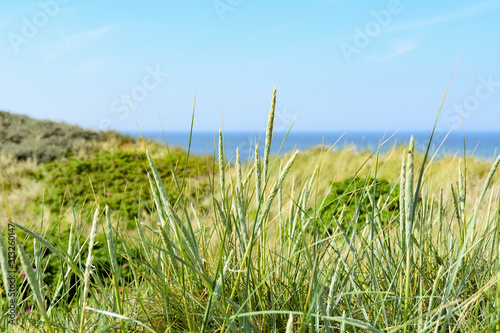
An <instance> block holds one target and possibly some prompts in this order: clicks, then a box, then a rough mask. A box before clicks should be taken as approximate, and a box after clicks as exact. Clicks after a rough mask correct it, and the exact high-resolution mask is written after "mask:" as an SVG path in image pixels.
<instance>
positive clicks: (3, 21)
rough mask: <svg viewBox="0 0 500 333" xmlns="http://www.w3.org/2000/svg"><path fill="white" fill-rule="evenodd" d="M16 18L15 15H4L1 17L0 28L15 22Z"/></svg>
mask: <svg viewBox="0 0 500 333" xmlns="http://www.w3.org/2000/svg"><path fill="white" fill-rule="evenodd" d="M15 19H16V17H15V16H4V17H2V18H1V19H0V29H1V28H3V27H5V26H7V25H9V24H10V23H11V22H13V21H14V20H15Z"/></svg>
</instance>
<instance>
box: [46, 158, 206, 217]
mask: <svg viewBox="0 0 500 333" xmlns="http://www.w3.org/2000/svg"><path fill="white" fill-rule="evenodd" d="M171 157H172V162H170V160H169V158H168V156H167V155H164V156H163V157H162V158H160V159H159V163H158V169H159V170H158V171H159V173H160V175H161V177H162V179H163V181H164V183H165V188H166V190H167V194H168V196H169V198H171V200H172V202H175V201H176V200H177V198H178V196H179V192H178V189H177V186H176V184H175V182H174V179H173V176H175V177H176V178H177V179H178V180H179V186H181V183H182V180H183V179H184V180H185V182H186V185H185V188H184V191H187V192H186V193H185V194H186V195H187V197H188V198H195V197H203V196H202V195H196V194H197V192H199V193H204V192H206V191H207V190H208V188H209V183H210V182H209V180H208V177H207V175H208V167H207V162H206V160H205V159H204V158H202V157H196V156H191V157H190V159H189V162H188V164H187V167H185V158H186V154H185V153H173V154H172V155H171ZM145 161H146V156H145V154H144V153H135V152H125V151H121V150H118V151H114V152H108V151H101V152H99V153H97V154H96V155H95V156H94V157H93V158H87V159H82V158H78V157H75V156H74V157H71V158H69V159H57V160H55V161H53V162H51V163H48V164H45V165H43V169H44V176H43V178H42V179H43V181H44V182H45V183H46V191H45V193H46V194H45V199H44V200H45V204H47V205H48V207H49V208H50V209H51V210H52V211H54V212H59V211H60V209H61V208H62V209H63V210H64V211H66V210H67V209H69V208H70V207H71V206H72V205H73V204H74V203H77V204H82V203H84V202H86V204H85V205H84V209H85V211H86V212H88V211H89V209H90V208H91V207H92V205H93V204H94V203H95V200H94V193H95V197H96V198H97V199H98V202H99V204H100V205H101V207H104V206H105V205H108V206H109V207H110V209H112V210H114V211H119V210H120V212H121V214H122V216H125V217H127V218H128V220H129V225H128V226H129V227H132V226H134V225H135V223H134V217H137V216H138V212H139V211H140V210H141V209H144V207H149V208H153V207H154V202H153V200H152V197H151V193H150V189H149V186H144V185H145V184H148V179H147V172H146V168H145V166H144V162H145ZM146 163H147V162H146ZM90 181H91V182H92V187H91V186H90ZM92 188H93V190H94V192H92ZM125 191H126V192H127V193H125ZM40 200H41V199H40ZM140 204H142V205H143V206H141V207H140ZM146 209H147V208H146Z"/></svg>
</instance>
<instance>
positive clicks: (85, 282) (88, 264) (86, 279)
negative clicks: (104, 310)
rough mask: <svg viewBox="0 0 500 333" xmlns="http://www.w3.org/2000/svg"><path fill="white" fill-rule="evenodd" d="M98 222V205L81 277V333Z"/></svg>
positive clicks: (83, 326) (83, 327) (83, 328)
mask: <svg viewBox="0 0 500 333" xmlns="http://www.w3.org/2000/svg"><path fill="white" fill-rule="evenodd" d="M98 224H99V207H97V208H96V210H95V213H94V219H93V221H92V227H91V230H90V238H89V249H88V254H87V261H86V262H85V273H84V277H83V295H82V305H83V306H82V310H81V319H80V333H83V332H84V330H85V308H86V306H87V293H88V291H89V288H90V274H91V271H92V262H93V256H92V249H93V248H94V242H95V237H96V235H97V226H98Z"/></svg>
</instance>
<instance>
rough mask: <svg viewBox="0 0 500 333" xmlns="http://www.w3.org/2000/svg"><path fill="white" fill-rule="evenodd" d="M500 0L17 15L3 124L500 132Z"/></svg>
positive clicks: (3, 53)
mask: <svg viewBox="0 0 500 333" xmlns="http://www.w3.org/2000/svg"><path fill="white" fill-rule="evenodd" d="M499 15H500V0H494V1H489V0H486V1H481V0H479V1H463V0H454V1H450V0H444V1H411V0H390V1H356V2H354V1H347V0H312V1H290V0H288V1H281V0H278V1H261V0H254V1H249V0H200V1H197V0H193V1H147V2H145V1H144V2H139V1H129V2H124V1H122V2H118V1H75V0H73V1H71V0H41V1H24V0H18V1H4V2H3V3H2V4H1V11H0V110H5V111H9V112H13V113H20V114H26V115H29V116H32V117H35V118H40V119H51V120H56V121H65V122H68V123H72V124H78V125H81V126H83V127H86V128H91V129H115V130H119V131H130V130H135V129H136V128H137V127H136V124H135V121H134V116H133V113H132V110H131V104H132V106H133V108H134V111H135V114H136V116H137V120H138V123H139V126H140V128H141V130H144V131H153V130H161V126H160V122H159V118H160V117H161V120H162V123H163V126H164V128H165V130H167V131H184V130H189V128H190V125H191V115H192V111H193V104H194V98H195V94H196V111H195V119H194V130H195V131H214V130H217V129H219V128H223V129H224V130H226V131H255V130H262V129H263V128H265V126H266V123H267V117H268V113H269V107H270V103H271V98H272V92H273V89H274V87H275V86H276V88H277V104H276V128H277V129H278V130H287V129H288V127H289V126H290V125H291V123H292V122H293V121H294V119H295V122H294V123H293V129H294V130H295V131H339V130H340V131H367V130H374V131H382V130H404V131H406V130H411V131H420V130H430V129H432V126H433V124H434V121H435V118H436V116H437V112H438V109H439V106H440V104H441V100H442V98H443V95H444V93H445V90H446V87H447V85H448V81H449V79H450V77H451V75H452V72H453V68H454V66H455V63H456V60H457V58H458V57H459V55H460V59H459V61H458V65H457V68H456V72H455V75H454V77H453V79H452V82H451V85H450V89H449V91H448V94H447V96H446V99H445V102H444V105H443V109H442V112H441V116H440V120H439V123H438V128H439V129H441V130H448V129H450V128H454V129H461V128H462V125H463V126H464V127H465V129H466V130H481V131H485V130H498V129H499V128H498V118H499V113H500V108H499V106H500V61H499V59H500V39H499V37H498V36H499V33H500V20H498V17H499Z"/></svg>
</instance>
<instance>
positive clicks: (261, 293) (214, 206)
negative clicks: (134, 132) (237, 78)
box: [0, 92, 500, 332]
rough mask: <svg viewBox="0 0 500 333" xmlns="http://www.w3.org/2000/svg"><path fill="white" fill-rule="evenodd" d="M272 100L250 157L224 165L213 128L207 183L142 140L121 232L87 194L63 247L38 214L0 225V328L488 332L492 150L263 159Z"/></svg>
mask: <svg viewBox="0 0 500 333" xmlns="http://www.w3.org/2000/svg"><path fill="white" fill-rule="evenodd" d="M275 96H276V93H275V92H274V94H273V101H272V107H271V113H270V116H269V124H268V127H267V128H268V132H267V135H266V142H265V146H264V147H263V148H264V149H263V151H264V158H263V160H261V158H260V154H259V151H260V148H261V147H255V151H256V154H255V156H254V159H253V161H252V162H250V163H248V164H241V162H240V160H239V158H237V159H236V161H235V162H234V163H229V162H227V161H226V159H225V158H224V156H225V154H224V142H223V135H222V133H221V134H220V136H219V148H218V151H217V155H218V156H214V158H212V159H207V160H206V161H209V163H211V165H206V168H205V169H204V171H205V172H207V174H206V175H204V176H206V179H207V187H206V189H207V190H206V192H196V194H195V195H193V194H192V193H191V192H190V191H189V175H188V176H183V177H179V178H177V177H175V163H174V164H171V165H169V166H168V167H162V165H163V164H164V163H165V162H164V161H163V160H162V155H161V154H160V155H159V154H156V155H155V154H154V153H153V150H151V149H150V148H151V147H150V146H149V144H148V150H146V151H145V152H143V153H142V154H143V155H141V156H142V161H143V162H144V169H142V170H147V171H146V175H145V178H144V179H142V180H140V181H139V180H138V182H140V184H138V185H139V186H142V187H143V188H144V191H145V189H146V188H148V191H149V194H144V196H145V197H148V198H147V199H148V200H150V201H149V202H150V204H148V205H147V206H148V207H146V205H145V203H146V200H144V201H142V203H141V204H142V205H143V206H142V208H143V211H146V212H147V215H148V216H149V218H148V219H146V218H144V217H145V216H144V214H143V213H138V214H136V215H135V216H133V217H130V216H127V219H128V220H133V222H134V224H135V226H136V228H135V230H133V231H131V230H129V229H127V228H126V225H124V224H119V218H121V217H119V214H115V215H113V209H112V206H111V205H110V207H109V208H107V207H106V208H102V207H105V206H104V205H103V203H104V204H106V203H108V202H106V201H104V202H103V201H101V199H102V198H100V197H99V195H96V196H93V195H92V197H91V199H90V200H89V201H90V202H92V203H89V204H88V205H89V206H88V207H89V208H88V210H89V212H88V213H85V211H84V210H82V209H81V208H82V207H81V206H79V205H69V206H68V207H67V210H68V212H67V213H66V214H64V215H65V216H68V217H67V220H68V223H69V224H70V225H71V232H70V233H69V235H68V236H67V241H66V242H60V241H54V237H56V236H50V235H51V233H50V232H49V231H50V230H53V229H54V226H53V225H51V226H48V225H47V221H50V219H48V220H44V219H45V217H44V216H45V215H43V214H46V213H45V212H43V213H42V215H41V216H42V218H41V219H39V221H40V222H38V223H34V224H33V225H32V226H31V227H29V228H28V227H26V226H24V225H26V224H27V223H26V222H27V221H23V222H24V223H16V222H12V223H14V224H15V225H16V226H17V229H18V231H19V232H20V233H19V236H18V239H19V249H18V253H20V254H22V255H21V264H22V265H20V271H21V272H20V273H22V272H24V273H27V274H26V276H27V277H28V279H27V280H28V281H27V282H26V279H25V278H23V277H22V276H21V274H18V275H16V283H17V286H18V289H17V290H18V292H17V294H16V296H15V298H16V302H17V304H18V305H19V306H18V310H19V317H18V321H17V322H18V326H16V327H14V326H7V322H6V320H7V319H6V316H4V317H2V322H1V323H0V325H1V326H2V330H3V331H5V332H8V331H37V330H45V331H53V332H77V331H80V332H129V331H136V332H146V331H148V332H316V331H318V332H403V331H406V332H495V331H496V332H500V318H499V315H498V313H500V311H499V310H500V291H499V287H500V265H499V260H500V253H499V244H500V242H499V240H500V205H499V201H500V196H499V186H498V185H499V184H498V176H495V171H496V168H497V167H498V164H499V163H500V159H497V160H496V161H495V162H493V164H492V165H491V163H490V165H489V166H488V167H487V168H486V165H487V164H488V163H487V162H484V161H482V162H481V161H477V160H474V159H469V157H467V156H465V157H464V159H463V162H462V163H460V161H459V160H458V159H457V158H456V157H446V158H442V159H440V160H435V159H432V158H431V157H432V156H418V155H416V154H414V152H413V146H412V145H411V144H410V147H409V149H402V148H395V149H394V150H393V151H392V152H390V153H389V154H387V155H383V156H382V155H379V154H378V153H377V152H374V153H365V152H362V153H353V152H349V151H341V152H330V151H327V150H323V149H321V148H318V149H316V150H311V151H308V152H301V153H298V152H291V153H289V154H286V155H285V156H282V157H279V156H274V157H273V156H269V155H268V151H269V145H270V142H271V140H272V130H273V124H272V122H273V119H274V105H275V98H276V97H275ZM403 150H404V153H403ZM403 155H404V157H403V163H401V160H400V156H403ZM100 156H101V158H102V159H103V160H104V161H103V163H110V161H112V160H113V157H112V156H114V155H113V154H111V155H110V154H108V155H106V154H104V155H100ZM237 156H239V154H238V153H237ZM171 157H172V152H171V151H170V149H168V150H167V153H166V156H165V155H163V158H167V159H171ZM348 157H351V158H350V160H348ZM191 158H192V157H191ZM181 161H182V163H180V165H181V166H189V159H187V158H186V159H185V160H182V159H181ZM23 163H27V162H23ZM75 163H76V162H75ZM159 166H160V167H159ZM336 167H337V168H336ZM26 168H29V166H28V165H27V166H26ZM127 170H128V169H127ZM165 170H167V171H165ZM210 170H218V174H214V173H210ZM127 172H128V171H127ZM4 174H5V175H6V176H5V178H6V181H7V182H8V183H9V184H12V183H13V180H15V177H14V176H13V175H12V172H4ZM44 177H45V176H44ZM349 177H351V178H349ZM352 177H355V178H352ZM146 178H147V180H146ZM346 179H347V181H345V180H346ZM349 179H350V180H349ZM360 179H361V180H364V181H359V180H360ZM35 181H36V182H35ZM40 181H42V180H39V179H38V180H37V179H35V180H33V182H35V183H37V182H40ZM332 181H333V182H332ZM343 181H344V183H342V182H343ZM93 183H94V185H96V184H95V183H97V182H93ZM342 184H343V185H342ZM351 185H354V188H355V191H353V189H352V187H353V186H351ZM358 185H362V186H358ZM450 185H453V187H452V186H450ZM14 190H15V189H12V186H11V189H10V191H11V193H12V191H14ZM87 190H90V191H92V190H91V189H90V185H89V188H88V189H87ZM172 191H174V193H173V194H172ZM94 193H102V191H94ZM143 193H146V192H143ZM199 196H201V198H200V197H199ZM335 201H338V203H335ZM200 202H203V205H199V204H198V203H200ZM331 202H334V203H333V204H331V205H334V204H335V207H336V208H335V209H331V210H329V211H328V213H325V207H327V206H328V204H329V203H331ZM120 205H121V204H120ZM120 205H118V208H117V210H120V208H119V206H120ZM331 205H330V206H328V207H331ZM395 205H397V206H398V207H399V209H397V210H395V209H394V206H395ZM201 206H203V207H205V208H203V209H201V208H200V207H201ZM42 207H43V205H42ZM99 207H101V208H99ZM115 207H116V206H115ZM49 210H50V209H49ZM11 211H13V216H14V218H15V217H16V215H15V214H16V210H15V209H11ZM347 219H348V220H349V222H351V223H350V224H349V228H346V222H347ZM44 221H45V222H44ZM56 221H60V218H59V217H58V218H57V219H56ZM89 228H90V229H91V231H90V233H89V232H88V231H89ZM21 231H22V232H21ZM88 234H90V236H88V237H87V236H86V235H88ZM65 237H66V236H65ZM99 237H101V238H100V239H101V240H99ZM33 240H35V242H33ZM33 243H34V244H33ZM99 246H100V249H101V251H104V254H103V255H97V254H98V253H97V252H96V251H97V249H98V248H99ZM24 248H26V249H27V250H26V253H24V252H23V251H24V250H23V249H24ZM101 253H102V252H101ZM103 257H106V258H103ZM51 262H57V265H54V266H51ZM122 262H126V265H127V266H128V268H129V270H128V272H129V275H128V276H126V275H124V274H123V273H122V271H121V270H120V267H119V266H120V264H121V263H122ZM31 267H34V268H36V271H35V272H33V271H32V270H31ZM46 267H57V269H58V270H59V275H58V282H57V283H53V282H51V283H48V282H47V281H46V280H44V279H43V271H44V269H45V268H46ZM100 267H101V268H105V269H101V270H99V268H100ZM28 273H29V274H28ZM2 297H3V298H2V300H1V307H2V311H3V312H4V313H5V312H6V311H7V308H6V305H7V299H6V298H5V294H4V293H2ZM28 309H29V312H27V310H28Z"/></svg>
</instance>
